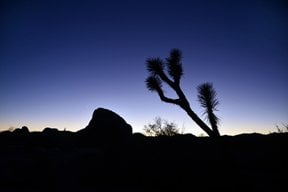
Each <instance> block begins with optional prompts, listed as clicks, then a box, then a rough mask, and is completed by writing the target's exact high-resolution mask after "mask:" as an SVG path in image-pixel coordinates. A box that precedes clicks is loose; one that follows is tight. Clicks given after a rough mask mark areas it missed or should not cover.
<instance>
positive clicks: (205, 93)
mask: <svg viewBox="0 0 288 192" xmlns="http://www.w3.org/2000/svg"><path fill="white" fill-rule="evenodd" d="M181 60H182V53H181V51H180V50H179V49H172V50H171V52H170V56H169V57H168V58H166V60H162V59H161V58H158V57H156V58H148V59H147V60H146V65H147V70H148V72H149V76H148V78H147V79H146V86H147V88H148V90H150V91H152V92H154V91H156V92H157V93H158V95H159V97H160V99H161V100H162V101H164V102H166V103H171V104H175V105H178V106H180V107H181V108H182V109H183V110H184V111H186V113H187V114H188V115H189V116H190V117H191V119H192V120H193V121H194V122H195V123H196V124H197V125H199V126H200V128H202V129H203V130H204V131H205V132H206V133H207V134H208V135H209V136H210V137H218V136H220V133H219V131H218V126H217V124H218V122H219V118H218V117H217V116H216V115H215V114H214V111H215V110H217V108H216V107H217V105H218V104H219V101H218V100H217V98H216V91H215V90H214V88H213V85H212V83H204V84H201V85H199V86H198V100H199V101H200V104H201V106H202V107H204V109H205V112H204V114H205V115H207V117H206V119H207V120H208V121H209V123H210V124H211V127H212V128H210V127H209V126H208V125H207V124H206V123H205V122H204V121H203V120H202V119H200V118H199V117H198V115H197V114H196V113H195V112H194V111H193V110H192V109H191V107H190V104H189V101H188V100H187V98H186V96H185V94H184V93H183V91H182V89H181V87H180V79H181V77H182V75H183V68H182V63H181ZM166 68H167V69H166ZM165 70H166V71H165ZM167 72H168V74H169V76H170V77H169V76H167ZM163 82H164V83H166V84H167V85H168V86H169V87H170V88H172V89H173V90H174V91H175V93H176V94H177V96H178V98H177V99H173V98H169V97H166V96H165V94H164V91H163V89H162V87H163V86H162V83H163Z"/></svg>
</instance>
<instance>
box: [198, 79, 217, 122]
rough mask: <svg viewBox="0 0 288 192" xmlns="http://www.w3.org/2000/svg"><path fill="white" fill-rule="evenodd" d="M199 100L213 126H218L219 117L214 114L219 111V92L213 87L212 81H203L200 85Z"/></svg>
mask: <svg viewBox="0 0 288 192" xmlns="http://www.w3.org/2000/svg"><path fill="white" fill-rule="evenodd" d="M197 89H198V100H199V102H200V104H201V106H202V107H203V108H204V109H205V111H204V114H205V115H207V119H208V120H209V122H210V124H211V126H212V127H213V126H215V127H217V124H218V122H219V118H218V117H217V116H216V115H215V114H214V111H217V106H218V105H219V101H218V99H217V97H216V96H217V94H216V91H215V89H214V88H213V85H212V83H203V84H201V85H199V86H198V88H197Z"/></svg>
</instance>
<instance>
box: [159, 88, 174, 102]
mask: <svg viewBox="0 0 288 192" xmlns="http://www.w3.org/2000/svg"><path fill="white" fill-rule="evenodd" d="M157 92H158V95H159V97H160V99H161V100H162V101H164V102H166V103H172V104H175V105H179V104H180V100H179V99H171V98H168V97H166V96H165V95H164V93H163V91H162V90H161V89H158V90H157Z"/></svg>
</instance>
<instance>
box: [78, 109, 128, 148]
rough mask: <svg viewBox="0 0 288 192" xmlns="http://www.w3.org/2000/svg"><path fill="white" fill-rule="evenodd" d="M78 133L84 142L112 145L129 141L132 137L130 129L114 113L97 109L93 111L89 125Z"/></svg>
mask: <svg viewBox="0 0 288 192" xmlns="http://www.w3.org/2000/svg"><path fill="white" fill-rule="evenodd" d="M78 133H79V134H80V135H81V136H82V138H83V139H84V140H85V142H89V143H91V142H93V143H105V144H107V143H110V144H112V143H115V142H117V143H119V142H125V141H127V140H129V139H130V137H131V136H132V127H131V125H129V124H128V123H126V121H125V120H124V119H123V118H122V117H121V116H119V115H118V114H116V113H115V112H113V111H111V110H108V109H104V108H98V109H96V110H95V111H94V113H93V116H92V119H91V120H90V122H89V124H88V125H87V126H86V127H85V128H84V129H81V130H80V131H78Z"/></svg>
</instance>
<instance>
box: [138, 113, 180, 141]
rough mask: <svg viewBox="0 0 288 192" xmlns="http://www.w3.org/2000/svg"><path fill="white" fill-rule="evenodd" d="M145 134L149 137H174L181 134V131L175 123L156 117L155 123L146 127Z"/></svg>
mask: <svg viewBox="0 0 288 192" xmlns="http://www.w3.org/2000/svg"><path fill="white" fill-rule="evenodd" d="M143 130H144V133H145V135H147V136H156V137H157V136H174V135H177V134H180V130H179V128H178V127H177V125H176V124H175V123H173V122H168V121H167V120H164V119H162V118H160V117H156V118H155V120H154V122H153V123H149V124H148V125H145V126H144V129H143Z"/></svg>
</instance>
